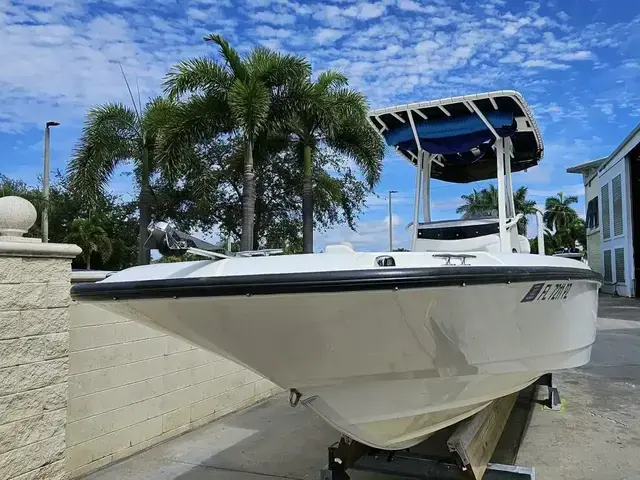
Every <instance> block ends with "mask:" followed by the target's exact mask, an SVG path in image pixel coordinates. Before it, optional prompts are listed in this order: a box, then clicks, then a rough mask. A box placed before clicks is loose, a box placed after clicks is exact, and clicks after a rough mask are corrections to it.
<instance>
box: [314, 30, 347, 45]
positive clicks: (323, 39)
mask: <svg viewBox="0 0 640 480" xmlns="http://www.w3.org/2000/svg"><path fill="white" fill-rule="evenodd" d="M344 34H345V32H344V31H342V30H336V29H335V28H320V29H318V30H316V33H315V34H314V36H313V39H314V41H315V42H316V43H320V44H327V43H333V42H335V41H336V40H339V39H340V38H342V37H343V36H344Z"/></svg>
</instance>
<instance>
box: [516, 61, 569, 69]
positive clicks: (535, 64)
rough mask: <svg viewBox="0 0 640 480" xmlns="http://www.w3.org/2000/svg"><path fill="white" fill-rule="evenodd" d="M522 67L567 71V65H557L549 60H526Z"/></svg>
mask: <svg viewBox="0 0 640 480" xmlns="http://www.w3.org/2000/svg"><path fill="white" fill-rule="evenodd" d="M522 65H523V66H524V67H527V68H548V69H551V70H567V69H568V68H570V67H569V65H565V64H564V63H557V62H554V61H551V60H527V61H526V62H523V63H522Z"/></svg>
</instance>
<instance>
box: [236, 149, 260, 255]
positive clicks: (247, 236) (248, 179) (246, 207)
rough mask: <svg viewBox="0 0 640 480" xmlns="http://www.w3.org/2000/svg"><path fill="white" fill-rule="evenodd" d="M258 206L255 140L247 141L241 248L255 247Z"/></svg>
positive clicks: (243, 182)
mask: <svg viewBox="0 0 640 480" xmlns="http://www.w3.org/2000/svg"><path fill="white" fill-rule="evenodd" d="M255 208H256V182H255V173H254V172H253V142H252V141H251V140H248V139H247V140H246V141H245V146H244V178H243V179H242V236H241V237H240V250H241V251H247V250H252V249H253V217H254V214H255Z"/></svg>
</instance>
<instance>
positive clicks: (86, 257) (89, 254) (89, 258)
mask: <svg viewBox="0 0 640 480" xmlns="http://www.w3.org/2000/svg"><path fill="white" fill-rule="evenodd" d="M84 258H85V259H86V261H87V270H91V252H89V253H88V254H87V255H86V256H85V257H84Z"/></svg>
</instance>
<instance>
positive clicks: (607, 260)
mask: <svg viewBox="0 0 640 480" xmlns="http://www.w3.org/2000/svg"><path fill="white" fill-rule="evenodd" d="M603 259H604V281H605V282H606V283H612V282H613V274H612V273H611V250H605V251H604V252H603Z"/></svg>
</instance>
